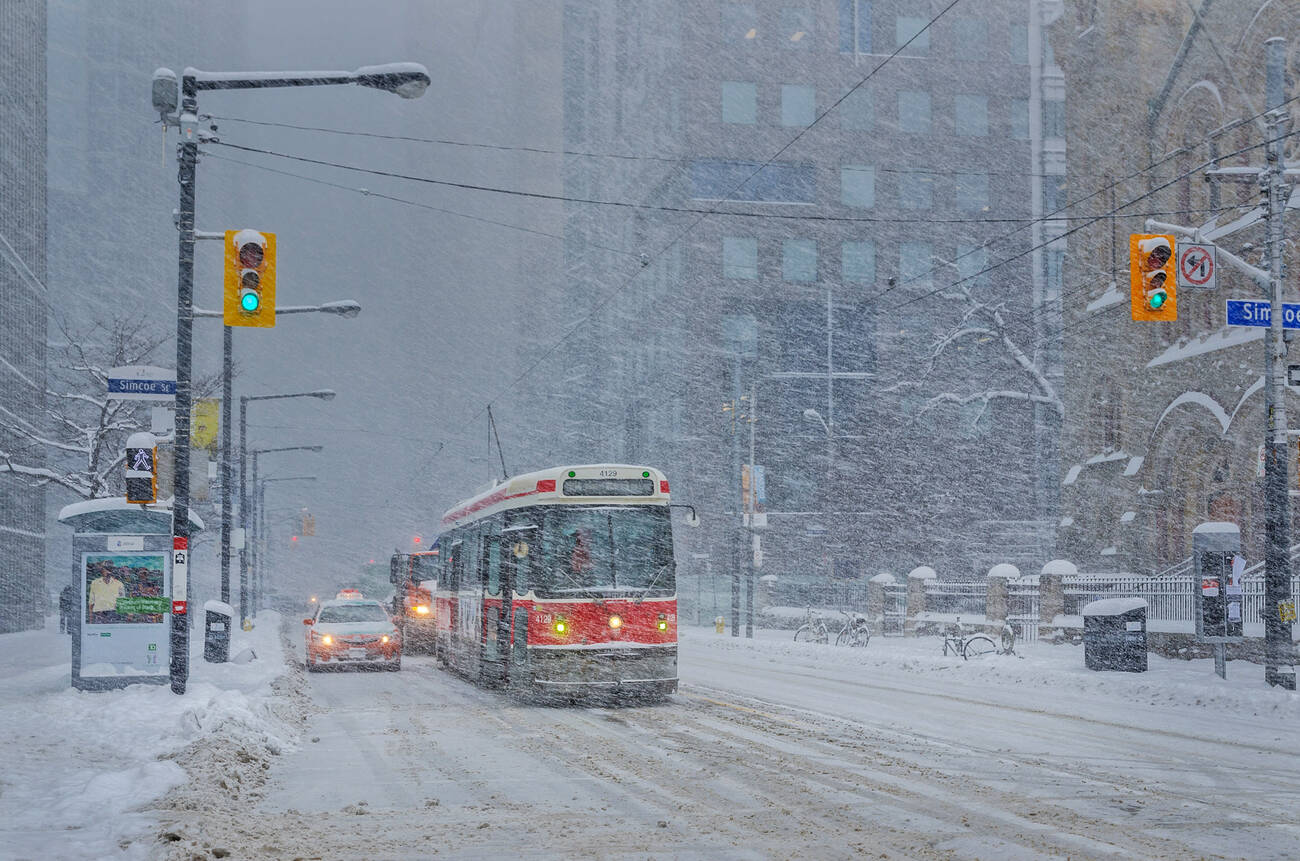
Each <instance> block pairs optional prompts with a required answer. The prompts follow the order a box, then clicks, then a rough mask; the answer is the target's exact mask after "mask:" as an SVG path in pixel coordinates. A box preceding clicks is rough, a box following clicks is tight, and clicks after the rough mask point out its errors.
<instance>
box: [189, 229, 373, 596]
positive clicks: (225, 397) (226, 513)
mask: <svg viewBox="0 0 1300 861" xmlns="http://www.w3.org/2000/svg"><path fill="white" fill-rule="evenodd" d="M194 236H195V238H196V239H224V238H225V234H224V233H208V232H205V231H201V230H196V231H194ZM307 313H320V314H333V315H334V316H336V317H343V318H345V319H351V318H352V317H355V316H357V315H358V314H360V313H361V303H360V302H357V301H356V300H354V299H340V300H336V301H333V302H325V303H322V304H320V305H288V306H284V307H278V308H276V309H275V316H277V317H279V316H280V315H282V314H307ZM194 316H195V317H202V318H208V319H211V318H213V317H223V316H224V314H223V313H222V312H221V311H212V310H209V309H207V308H195V309H194ZM222 328H223V329H224V330H225V331H224V332H223V333H222V338H221V341H222V351H221V352H222V361H221V487H222V488H223V489H224V488H228V487H230V485H231V476H230V450H231V444H230V434H231V425H232V420H231V416H230V411H231V409H233V404H234V389H233V385H234V364H235V360H234V331H235V330H234V327H233V326H223V327H222ZM240 446H241V448H242V446H243V441H242V440H241V441H240ZM242 467H243V464H242V463H241V464H240V468H241V469H242ZM221 600H222V601H224V602H225V603H227V604H229V603H230V494H229V493H224V492H223V493H222V494H221Z"/></svg>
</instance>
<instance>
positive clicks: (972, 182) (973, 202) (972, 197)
mask: <svg viewBox="0 0 1300 861" xmlns="http://www.w3.org/2000/svg"><path fill="white" fill-rule="evenodd" d="M952 182H953V191H954V193H955V195H956V203H957V208H958V209H964V210H966V211H967V212H987V211H988V208H989V175H988V174H987V173H958V174H954V175H953V178H952Z"/></svg>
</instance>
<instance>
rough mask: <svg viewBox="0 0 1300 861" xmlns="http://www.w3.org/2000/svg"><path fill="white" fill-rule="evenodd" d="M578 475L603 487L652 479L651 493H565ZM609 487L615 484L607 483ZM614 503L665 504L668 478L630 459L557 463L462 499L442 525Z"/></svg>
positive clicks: (448, 525)
mask: <svg viewBox="0 0 1300 861" xmlns="http://www.w3.org/2000/svg"><path fill="white" fill-rule="evenodd" d="M568 479H577V480H579V481H583V482H588V481H590V482H593V484H591V485H589V486H588V487H589V488H595V489H597V490H599V489H601V487H600V482H601V481H602V480H604V481H609V480H613V481H625V480H626V481H638V480H640V481H645V480H647V479H648V480H650V481H651V482H652V484H651V487H650V491H651V492H650V493H648V494H636V495H632V494H617V493H612V492H611V493H608V494H604V495H575V494H571V493H564V482H565V481H566V480H568ZM604 489H606V490H612V489H613V488H610V487H606V488H604ZM544 502H545V503H556V502H562V503H568V504H573V503H584V504H586V503H592V502H601V503H613V504H617V505H646V504H652V505H665V504H667V502H668V479H666V478H665V477H664V474H663V473H662V472H661V471H659V470H657V469H655V468H654V467H652V466H644V465H639V464H627V463H593V464H582V465H578V466H556V467H551V468H550V469H542V470H538V471H537V472H529V473H525V474H523V475H518V476H515V477H514V478H507V479H505V480H504V481H500V482H497V483H496V484H494V485H493V486H492V487H490V488H488V489H487V490H485V491H483V492H482V493H479V494H478V495H476V496H472V497H470V498H469V499H466V500H463V501H461V502H458V503H457V504H456V505H454V506H452V507H451V508H449V509H448V510H447V512H446V513H445V514H443V516H442V527H443V528H444V529H449V528H452V527H454V526H457V525H458V524H460V523H466V522H470V521H473V520H477V519H478V518H480V517H485V516H487V515H489V514H494V513H496V512H498V511H504V510H506V509H510V508H522V507H524V506H528V505H540V504H543V503H544Z"/></svg>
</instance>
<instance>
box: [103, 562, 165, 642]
mask: <svg viewBox="0 0 1300 861" xmlns="http://www.w3.org/2000/svg"><path fill="white" fill-rule="evenodd" d="M165 564H166V557H165V556H164V555H163V554H161V553H112V554H108V553H105V554H99V553H88V554H86V556H85V568H84V570H85V575H86V622H87V623H89V624H92V625H110V624H118V623H133V622H134V623H140V622H154V623H156V622H161V621H162V617H163V613H162V609H161V608H162V605H163V603H164V596H163V582H164V581H163V571H164V566H165ZM139 599H154V600H144V601H142V600H139Z"/></svg>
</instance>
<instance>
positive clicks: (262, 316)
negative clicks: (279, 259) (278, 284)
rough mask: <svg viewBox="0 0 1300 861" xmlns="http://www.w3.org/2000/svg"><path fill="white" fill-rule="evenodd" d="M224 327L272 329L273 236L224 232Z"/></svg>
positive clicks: (253, 232)
mask: <svg viewBox="0 0 1300 861" xmlns="http://www.w3.org/2000/svg"><path fill="white" fill-rule="evenodd" d="M224 305H225V314H224V322H225V324H226V325H227V326H260V327H262V328H270V327H273V326H274V325H275V234H274V233H265V232H261V231H257V230H248V229H244V230H227V231H226V279H225V303H224Z"/></svg>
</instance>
